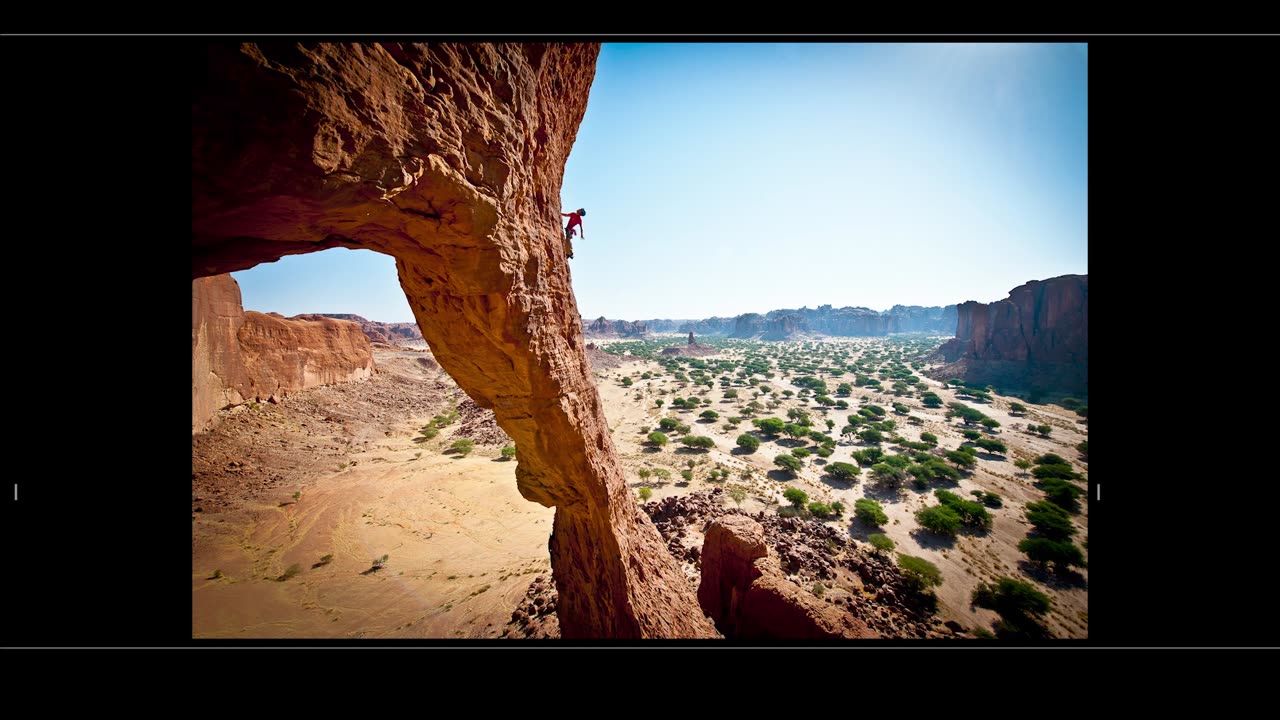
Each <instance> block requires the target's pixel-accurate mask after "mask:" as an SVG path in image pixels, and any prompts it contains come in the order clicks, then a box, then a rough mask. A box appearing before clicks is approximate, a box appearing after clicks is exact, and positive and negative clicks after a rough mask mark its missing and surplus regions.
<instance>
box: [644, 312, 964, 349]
mask: <svg viewBox="0 0 1280 720" xmlns="http://www.w3.org/2000/svg"><path fill="white" fill-rule="evenodd" d="M644 324H645V325H646V326H647V328H648V329H649V331H650V332H681V333H687V332H696V333H698V334H699V335H728V336H730V337H735V338H751V339H758V340H789V339H791V338H793V337H796V336H806V335H813V334H817V335H831V336H835V337H868V336H880V335H888V334H890V333H915V332H919V333H936V334H950V333H951V331H952V330H954V329H955V325H956V306H955V305H947V306H946V307H937V306H934V307H922V306H919V305H894V306H893V307H892V308H890V309H889V310H887V311H885V312H876V311H875V310H872V309H870V308H865V307H842V308H833V307H832V306H830V305H820V306H818V308H817V309H812V308H807V307H804V308H799V309H796V310H770V311H769V312H768V313H765V314H764V315H761V314H759V313H745V314H742V315H738V316H737V317H732V318H722V317H711V318H706V319H704V320H645V321H644Z"/></svg>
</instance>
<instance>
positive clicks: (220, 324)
mask: <svg viewBox="0 0 1280 720" xmlns="http://www.w3.org/2000/svg"><path fill="white" fill-rule="evenodd" d="M313 317H314V316H313ZM373 370H374V362H373V348H372V347H371V346H370V344H369V340H368V338H366V337H365V336H364V333H362V332H361V331H360V328H359V326H357V325H356V324H355V323H350V322H345V321H342V320H333V319H330V318H325V317H319V318H318V319H315V320H308V319H299V318H293V319H286V318H284V317H283V316H281V315H279V314H276V313H270V314H263V313H258V312H252V311H249V312H245V311H244V309H243V307H242V306H241V304H240V286H239V284H238V283H236V281H235V278H233V277H231V276H230V275H218V276H215V277H208V278H200V279H198V280H194V281H192V283H191V432H193V433H194V432H198V431H200V430H202V429H203V428H204V427H205V426H206V425H207V424H208V421H209V420H210V419H211V418H212V417H213V415H214V413H216V412H217V411H218V410H220V409H222V408H224V407H227V406H228V405H237V404H239V403H243V402H247V401H249V400H268V399H272V400H278V399H280V398H282V397H284V396H285V395H287V394H289V393H291V392H296V391H298V390H304V389H306V388H309V387H316V386H318V385H330V384H333V383H339V382H349V381H352V380H363V379H365V378H368V377H370V376H372V375H373Z"/></svg>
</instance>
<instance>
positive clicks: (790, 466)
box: [773, 455, 803, 474]
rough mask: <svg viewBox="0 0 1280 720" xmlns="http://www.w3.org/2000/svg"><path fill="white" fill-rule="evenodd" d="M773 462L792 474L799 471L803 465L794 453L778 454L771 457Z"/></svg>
mask: <svg viewBox="0 0 1280 720" xmlns="http://www.w3.org/2000/svg"><path fill="white" fill-rule="evenodd" d="M773 464H774V465H777V466H778V467H780V468H782V469H783V470H787V471H789V472H791V473H793V474H794V473H797V472H800V468H801V467H803V465H802V464H801V463H800V460H799V459H798V458H796V457H795V456H794V455H779V456H777V457H775V458H774V459H773Z"/></svg>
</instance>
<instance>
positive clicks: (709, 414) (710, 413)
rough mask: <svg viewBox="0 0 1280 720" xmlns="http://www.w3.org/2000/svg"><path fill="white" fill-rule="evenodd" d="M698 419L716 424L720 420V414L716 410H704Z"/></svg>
mask: <svg viewBox="0 0 1280 720" xmlns="http://www.w3.org/2000/svg"><path fill="white" fill-rule="evenodd" d="M698 417H700V418H702V419H703V420H707V421H710V422H715V421H716V420H719V419H720V413H718V412H716V411H715V410H703V411H702V412H701V413H700V414H699V415H698Z"/></svg>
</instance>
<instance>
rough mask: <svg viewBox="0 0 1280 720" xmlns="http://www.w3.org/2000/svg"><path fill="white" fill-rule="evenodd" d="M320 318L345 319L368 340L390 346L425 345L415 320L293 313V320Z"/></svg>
mask: <svg viewBox="0 0 1280 720" xmlns="http://www.w3.org/2000/svg"><path fill="white" fill-rule="evenodd" d="M320 318H333V319H334V320H347V321H349V322H353V323H355V324H357V325H359V326H360V329H361V330H363V331H364V334H365V336H366V337H368V338H369V342H376V343H382V344H383V345H390V346H392V347H395V346H399V345H404V346H407V347H426V344H427V341H426V340H424V339H423V337H422V331H421V330H419V329H418V323H416V322H403V323H386V322H378V321H376V320H366V319H365V318H363V317H360V316H359V315H351V314H349V313H315V314H309V315H295V316H294V318H293V319H294V320H318V319H320Z"/></svg>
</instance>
